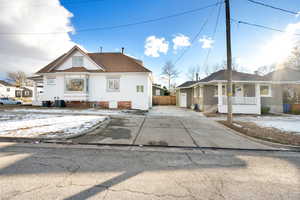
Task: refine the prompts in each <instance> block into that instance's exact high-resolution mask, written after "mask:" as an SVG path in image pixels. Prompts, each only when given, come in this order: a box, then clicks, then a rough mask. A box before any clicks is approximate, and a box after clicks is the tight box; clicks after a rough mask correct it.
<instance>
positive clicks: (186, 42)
mask: <svg viewBox="0 0 300 200" xmlns="http://www.w3.org/2000/svg"><path fill="white" fill-rule="evenodd" d="M172 41H173V43H174V46H173V49H174V50H177V49H180V48H182V47H188V46H190V45H191V42H190V38H189V37H187V36H185V35H183V34H178V35H176V36H175V37H174V38H173V40H172Z"/></svg>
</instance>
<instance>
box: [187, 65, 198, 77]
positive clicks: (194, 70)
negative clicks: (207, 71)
mask: <svg viewBox="0 0 300 200" xmlns="http://www.w3.org/2000/svg"><path fill="white" fill-rule="evenodd" d="M199 72H200V66H199V65H195V66H191V67H189V69H188V71H187V73H186V76H187V78H188V79H189V80H190V81H194V80H196V79H197V75H199Z"/></svg>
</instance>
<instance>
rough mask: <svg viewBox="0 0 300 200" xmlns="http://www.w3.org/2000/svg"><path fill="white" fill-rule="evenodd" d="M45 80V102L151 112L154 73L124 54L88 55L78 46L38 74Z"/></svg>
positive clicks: (140, 62) (138, 61)
mask: <svg viewBox="0 0 300 200" xmlns="http://www.w3.org/2000/svg"><path fill="white" fill-rule="evenodd" d="M37 75H42V76H43V82H44V93H43V97H42V99H43V100H48V101H54V100H57V99H59V100H65V101H66V102H67V103H73V102H74V103H75V102H76V103H79V102H82V103H84V104H91V105H93V106H94V105H96V104H97V105H99V106H100V107H102V108H120V109H122V108H126V109H130V108H131V109H141V110H148V109H149V108H150V107H151V106H152V73H151V71H150V70H148V69H147V68H145V67H144V65H143V62H142V61H140V60H137V59H135V58H132V57H130V56H127V55H125V54H124V53H123V49H122V52H121V53H88V52H85V51H83V50H82V49H80V48H79V47H78V46H74V47H73V48H72V49H71V50H70V51H68V52H67V53H65V54H63V55H61V56H60V57H58V58H57V59H55V60H54V61H53V62H51V63H49V64H48V65H47V66H45V67H44V68H42V69H41V70H39V71H38V72H37Z"/></svg>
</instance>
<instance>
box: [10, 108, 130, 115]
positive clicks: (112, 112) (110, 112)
mask: <svg viewBox="0 0 300 200" xmlns="http://www.w3.org/2000/svg"><path fill="white" fill-rule="evenodd" d="M6 111H8V112H20V113H53V114H83V115H84V114H87V115H90V114H92V115H120V114H126V113H125V112H126V111H123V110H99V109H84V110H75V109H13V110H6Z"/></svg>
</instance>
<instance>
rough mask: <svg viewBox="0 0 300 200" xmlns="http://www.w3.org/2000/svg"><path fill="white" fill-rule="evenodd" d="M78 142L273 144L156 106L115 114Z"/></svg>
mask: <svg viewBox="0 0 300 200" xmlns="http://www.w3.org/2000/svg"><path fill="white" fill-rule="evenodd" d="M73 142H77V143H82V142H84V143H104V144H112V143H113V144H135V145H168V146H189V147H222V148H247V149H254V148H255V149H266V148H271V147H268V146H265V145H262V144H259V143H256V142H253V141H251V140H248V139H246V138H245V137H241V136H239V135H237V134H235V133H234V132H232V131H231V130H229V129H227V128H225V127H224V126H222V125H220V124H218V123H217V122H215V121H213V120H211V119H208V118H206V117H205V116H203V115H202V114H201V113H197V112H194V111H192V110H188V109H182V108H178V107H175V106H156V107H153V109H151V110H150V111H149V113H147V114H146V115H142V116H139V115H127V116H112V120H111V122H110V123H109V124H108V126H107V127H106V128H104V129H103V130H96V131H94V132H93V133H91V134H88V135H85V136H83V137H80V138H76V139H73Z"/></svg>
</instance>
